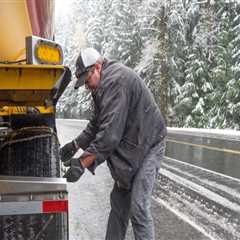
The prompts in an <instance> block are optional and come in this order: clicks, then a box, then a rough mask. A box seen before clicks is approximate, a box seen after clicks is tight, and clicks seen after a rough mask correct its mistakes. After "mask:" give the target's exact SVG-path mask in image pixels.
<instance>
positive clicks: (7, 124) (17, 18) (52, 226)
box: [0, 0, 71, 240]
mask: <svg viewBox="0 0 240 240" xmlns="http://www.w3.org/2000/svg"><path fill="white" fill-rule="evenodd" d="M54 4H55V2H54V1H53V0H1V1H0V36H1V37H0V239H1V240H10V239H11V240H23V239H28V240H40V239H41V240H45V239H46V240H50V239H51V240H66V239H68V201H67V188H66V181H65V180H64V179H62V178H61V168H60V161H59V143H58V138H57V132H56V126H55V106H56V103H57V101H58V99H59V97H60V96H61V94H62V93H63V91H64V89H65V88H66V86H67V85H68V83H69V82H70V80H71V72H70V70H69V69H68V68H67V67H64V66H63V51H62V47H61V46H60V45H59V44H57V43H56V42H55V41H54V28H53V26H54Z"/></svg>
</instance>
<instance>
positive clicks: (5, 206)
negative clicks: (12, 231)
mask: <svg viewBox="0 0 240 240" xmlns="http://www.w3.org/2000/svg"><path fill="white" fill-rule="evenodd" d="M34 213H42V201H27V202H0V216H1V215H2V216H3V215H20V214H34Z"/></svg>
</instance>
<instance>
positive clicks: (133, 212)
mask: <svg viewBox="0 0 240 240" xmlns="http://www.w3.org/2000/svg"><path fill="white" fill-rule="evenodd" d="M164 150H165V143H164V142H161V143H159V144H157V145H156V146H155V147H154V148H152V149H151V150H150V152H149V154H148V155H147V157H146V158H145V159H144V162H143V164H142V166H141V168H140V169H139V171H138V172H137V174H136V176H135V178H134V180H133V184H132V188H131V189H130V190H127V189H124V188H121V187H120V186H119V185H118V184H117V183H115V184H114V187H113V190H112V192H111V198H110V201H111V212H110V215H109V219H108V226H107V232H106V238H105V240H124V239H125V235H126V230H127V226H128V222H129V219H130V220H131V222H132V227H133V232H134V236H135V240H155V234H154V223H153V218H152V214H151V196H152V191H153V187H154V183H155V179H156V176H157V173H158V170H159V168H160V162H161V160H162V159H163V156H164Z"/></svg>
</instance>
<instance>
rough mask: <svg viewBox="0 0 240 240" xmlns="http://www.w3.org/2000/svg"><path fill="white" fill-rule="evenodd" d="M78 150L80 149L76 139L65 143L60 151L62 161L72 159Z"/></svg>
mask: <svg viewBox="0 0 240 240" xmlns="http://www.w3.org/2000/svg"><path fill="white" fill-rule="evenodd" d="M77 150H78V149H77V147H76V144H74V141H72V142H69V143H67V144H65V145H64V146H63V147H62V148H60V151H59V154H60V158H61V160H62V162H66V161H67V160H69V159H71V158H72V157H73V156H74V154H75V153H76V152H77Z"/></svg>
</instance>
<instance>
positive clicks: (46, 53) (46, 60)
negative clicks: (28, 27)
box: [26, 36, 63, 65]
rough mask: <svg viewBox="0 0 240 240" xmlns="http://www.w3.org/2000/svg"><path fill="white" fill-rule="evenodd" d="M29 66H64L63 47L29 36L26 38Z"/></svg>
mask: <svg viewBox="0 0 240 240" xmlns="http://www.w3.org/2000/svg"><path fill="white" fill-rule="evenodd" d="M26 56H27V64H46V65H48V64H50V65H62V64H63V51H62V47H61V46H60V45H59V44H58V43H56V42H53V41H50V40H47V39H43V38H39V37H35V36H29V37H26Z"/></svg>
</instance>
